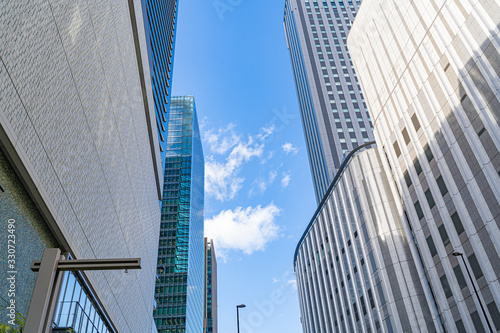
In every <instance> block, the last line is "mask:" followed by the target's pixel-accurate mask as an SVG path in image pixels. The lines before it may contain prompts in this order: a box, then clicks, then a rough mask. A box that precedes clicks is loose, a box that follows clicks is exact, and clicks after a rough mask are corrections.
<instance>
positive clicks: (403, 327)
mask: <svg viewBox="0 0 500 333" xmlns="http://www.w3.org/2000/svg"><path fill="white" fill-rule="evenodd" d="M393 190H394V184H393V183H392V180H391V179H390V178H389V177H388V175H387V174H386V173H385V170H384V163H383V160H381V158H380V155H379V152H378V148H377V147H373V145H371V146H367V147H365V148H363V147H362V146H360V147H358V148H356V149H355V151H353V153H352V154H350V155H348V156H347V158H346V160H345V161H344V163H343V164H342V165H341V166H340V168H339V171H338V174H337V176H336V177H335V179H334V180H333V183H332V184H331V186H330V188H329V190H328V191H327V193H326V195H325V197H324V198H323V200H322V202H321V203H320V205H319V208H318V210H317V211H316V213H315V214H314V216H313V218H312V220H311V222H310V224H309V226H308V227H307V229H306V231H305V233H304V235H303V236H302V238H301V240H300V241H299V244H298V245H297V249H296V252H295V256H294V269H295V276H296V278H297V288H298V293H299V304H300V310H301V322H302V328H303V332H304V333H318V332H388V333H393V332H435V331H436V330H437V329H438V328H437V327H436V326H435V325H436V322H435V321H434V320H433V319H434V318H433V317H434V314H433V310H432V309H431V308H430V307H429V305H428V301H427V297H428V295H427V293H426V289H425V288H426V287H425V286H426V280H425V275H424V274H423V271H422V269H421V266H419V263H418V262H417V261H415V260H414V259H413V256H412V250H413V249H412V247H413V244H412V242H411V241H410V242H409V241H408V240H407V238H406V235H405V233H404V228H403V224H404V223H405V220H404V214H403V208H402V204H401V202H400V201H398V200H396V199H395V197H394V196H393V195H392V191H393Z"/></svg>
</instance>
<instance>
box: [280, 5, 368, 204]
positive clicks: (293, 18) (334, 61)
mask: <svg viewBox="0 0 500 333" xmlns="http://www.w3.org/2000/svg"><path fill="white" fill-rule="evenodd" d="M359 5H360V1H358V0H345V1H343V0H329V1H313V0H287V1H286V4H285V18H284V25H285V33H286V37H287V45H288V49H289V51H290V57H291V61H292V68H293V73H294V76H295V84H296V88H297V95H298V98H299V106H300V110H301V116H302V124H303V127H304V134H305V138H306V143H307V150H308V153H309V162H310V166H311V173H312V176H313V181H314V188H315V193H316V199H317V201H318V202H319V201H321V199H322V198H323V195H324V194H325V193H326V190H327V189H328V186H329V185H330V183H331V181H332V180H333V177H334V176H335V174H336V172H337V170H338V168H339V166H340V164H341V163H342V160H343V158H344V156H345V155H346V154H348V153H349V151H351V150H353V149H354V148H355V147H357V146H358V145H361V144H363V143H366V142H369V141H372V140H373V133H372V125H371V120H370V117H369V115H368V113H367V111H366V106H365V103H364V100H363V95H362V94H361V89H360V88H359V85H358V81H357V78H356V74H355V72H354V68H353V66H352V63H351V58H350V55H349V52H348V50H347V47H346V38H347V34H348V33H349V29H350V26H351V22H352V21H353V20H354V17H355V15H356V12H357V10H358V8H359Z"/></svg>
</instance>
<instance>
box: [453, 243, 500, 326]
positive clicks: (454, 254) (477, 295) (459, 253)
mask: <svg viewBox="0 0 500 333" xmlns="http://www.w3.org/2000/svg"><path fill="white" fill-rule="evenodd" d="M451 255H452V256H454V257H460V258H462V261H463V263H464V266H465V270H466V271H467V275H468V276H469V280H470V283H471V284H472V287H473V288H474V293H475V294H476V297H477V301H478V302H479V305H480V306H481V311H482V312H483V315H484V318H485V319H486V323H487V324H488V328H489V329H490V332H494V331H493V328H491V324H490V320H489V319H488V315H487V314H486V311H485V310H484V306H483V302H482V301H481V298H480V297H479V293H478V292H477V289H476V284H475V283H474V280H472V276H471V275H470V272H469V267H468V266H467V262H466V261H465V259H464V254H463V253H462V252H457V251H454V252H452V253H451Z"/></svg>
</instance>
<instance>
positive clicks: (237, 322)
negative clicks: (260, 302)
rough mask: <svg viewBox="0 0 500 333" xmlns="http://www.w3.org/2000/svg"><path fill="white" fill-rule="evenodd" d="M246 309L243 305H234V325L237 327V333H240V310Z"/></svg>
mask: <svg viewBox="0 0 500 333" xmlns="http://www.w3.org/2000/svg"><path fill="white" fill-rule="evenodd" d="M244 307H246V305H245V304H240V305H236V324H237V326H238V333H240V308H244Z"/></svg>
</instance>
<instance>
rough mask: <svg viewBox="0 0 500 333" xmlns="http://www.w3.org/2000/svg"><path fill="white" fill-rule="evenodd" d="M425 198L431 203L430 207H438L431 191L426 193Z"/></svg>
mask: <svg viewBox="0 0 500 333" xmlns="http://www.w3.org/2000/svg"><path fill="white" fill-rule="evenodd" d="M425 197H426V198H427V203H429V207H431V208H432V207H434V206H436V202H435V201H434V197H433V196H432V193H431V190H430V189H428V190H427V191H425Z"/></svg>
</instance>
